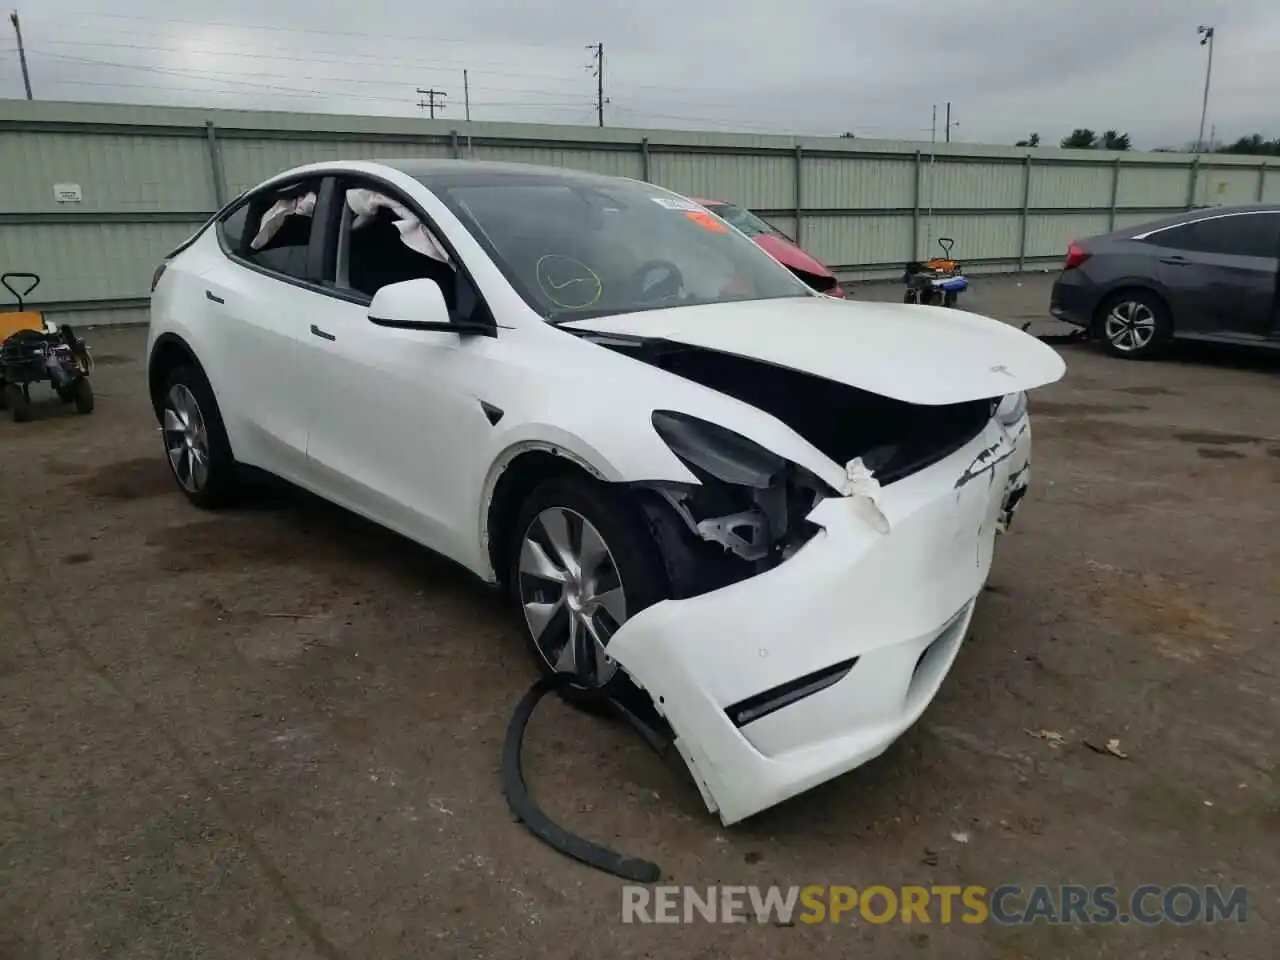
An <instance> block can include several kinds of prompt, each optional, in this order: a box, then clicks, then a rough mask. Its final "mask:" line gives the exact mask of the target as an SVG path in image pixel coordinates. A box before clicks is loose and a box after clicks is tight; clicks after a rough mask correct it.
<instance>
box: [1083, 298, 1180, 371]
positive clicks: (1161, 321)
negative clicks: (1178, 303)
mask: <svg viewBox="0 0 1280 960" xmlns="http://www.w3.org/2000/svg"><path fill="white" fill-rule="evenodd" d="M1097 334H1098V339H1099V340H1100V341H1101V342H1102V347H1103V349H1104V350H1106V351H1107V353H1109V354H1111V355H1112V356H1113V357H1121V358H1123V359H1125V360H1149V359H1151V358H1153V357H1156V356H1159V355H1160V353H1161V352H1163V351H1164V349H1165V348H1166V347H1167V346H1168V345H1169V341H1170V340H1172V339H1173V321H1172V317H1171V316H1170V314H1169V307H1168V306H1167V305H1166V304H1165V302H1164V301H1163V300H1161V299H1160V298H1159V297H1158V296H1156V295H1155V294H1154V293H1151V292H1150V291H1147V290H1122V291H1120V292H1119V293H1117V294H1115V295H1114V296H1111V297H1108V298H1107V299H1106V300H1105V301H1104V302H1103V304H1102V306H1101V307H1099V308H1098V314H1097Z"/></svg>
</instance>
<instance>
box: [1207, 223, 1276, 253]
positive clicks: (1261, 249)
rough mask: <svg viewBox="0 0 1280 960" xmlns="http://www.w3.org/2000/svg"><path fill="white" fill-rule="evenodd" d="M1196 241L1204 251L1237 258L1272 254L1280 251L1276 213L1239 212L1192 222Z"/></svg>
mask: <svg viewBox="0 0 1280 960" xmlns="http://www.w3.org/2000/svg"><path fill="white" fill-rule="evenodd" d="M1196 243H1197V244H1198V245H1199V249H1201V250H1204V251H1206V252H1208V253H1224V254H1229V255H1233V256H1239V257H1275V256H1277V255H1278V254H1280V250H1278V249H1277V247H1280V215H1277V214H1273V213H1242V214H1237V215H1236V216H1232V217H1219V218H1218V219H1216V220H1203V221H1201V222H1200V223H1197V224H1196Z"/></svg>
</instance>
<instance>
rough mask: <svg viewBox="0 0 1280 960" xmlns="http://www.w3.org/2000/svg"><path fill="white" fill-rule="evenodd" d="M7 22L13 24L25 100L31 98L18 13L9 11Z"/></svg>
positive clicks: (25, 54) (29, 77)
mask: <svg viewBox="0 0 1280 960" xmlns="http://www.w3.org/2000/svg"><path fill="white" fill-rule="evenodd" d="M9 22H10V23H12V24H13V32H14V34H15V35H16V36H17V38H18V63H19V64H20V65H21V66H22V86H23V87H24V88H26V91H27V99H28V100H32V99H34V98H33V97H32V96H31V74H30V73H29V72H27V48H26V47H24V46H23V45H22V24H21V22H19V20H18V11H17V10H11V11H9Z"/></svg>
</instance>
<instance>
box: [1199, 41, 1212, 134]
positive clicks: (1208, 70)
mask: <svg viewBox="0 0 1280 960" xmlns="http://www.w3.org/2000/svg"><path fill="white" fill-rule="evenodd" d="M1196 32H1197V33H1199V34H1200V46H1202V47H1203V46H1208V48H1209V64H1208V66H1207V67H1205V71H1204V101H1203V103H1201V105H1200V134H1199V136H1197V137H1196V153H1203V152H1204V118H1205V116H1206V115H1207V114H1208V113H1209V81H1210V80H1212V79H1213V27H1212V26H1204V25H1203V24H1202V25H1201V26H1199V27H1197V28H1196Z"/></svg>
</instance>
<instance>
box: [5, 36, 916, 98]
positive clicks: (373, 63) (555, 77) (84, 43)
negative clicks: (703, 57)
mask: <svg viewBox="0 0 1280 960" xmlns="http://www.w3.org/2000/svg"><path fill="white" fill-rule="evenodd" d="M38 46H39V48H40V49H43V48H45V47H49V46H57V47H72V48H76V47H83V48H96V47H102V48H106V49H111V50H142V51H146V52H147V53H149V54H152V55H154V54H155V53H156V52H157V46H156V44H144V43H116V42H109V41H104V40H43V39H42V40H40V41H39V44H38ZM28 47H29V49H31V50H32V51H33V52H34V51H35V49H36V48H35V47H32V46H31V45H30V44H28ZM595 47H596V45H595V44H591V45H590V49H592V50H594V49H595ZM172 52H174V53H183V54H187V55H190V54H197V55H207V56H213V57H218V58H225V59H228V60H231V59H247V60H270V61H272V62H278V63H311V64H335V65H343V66H349V67H366V66H368V67H378V68H386V67H398V68H403V69H405V70H406V72H408V71H414V72H419V73H421V72H432V71H437V72H441V73H444V72H449V71H451V70H452V69H455V68H464V67H472V66H474V64H475V63H477V62H481V63H483V62H484V61H476V60H474V59H470V58H468V59H466V60H449V59H441V58H434V57H433V58H431V59H429V60H427V59H420V58H407V57H387V56H384V55H382V54H374V53H362V52H359V51H346V52H342V55H341V57H338V58H335V59H326V58H324V57H321V56H319V55H303V56H291V55H289V54H285V53H261V52H258V53H253V52H247V51H240V50H228V49H225V48H208V47H197V46H193V45H192V44H191V43H190V42H188V41H183V43H182V47H181V50H178V49H176V48H174V49H173V51H172ZM316 53H317V54H323V53H339V51H317V52H316ZM45 55H46V56H53V54H45ZM64 56H65V55H64ZM101 62H103V63H106V61H101ZM494 62H498V61H494ZM501 63H503V64H504V65H507V66H510V64H511V61H510V60H506V61H501ZM588 69H589V70H591V69H593V66H589V67H588ZM474 72H476V73H477V74H478V75H480V76H483V77H502V78H507V79H517V80H528V79H530V78H533V79H538V80H546V81H550V82H552V83H562V84H566V85H573V86H577V84H578V83H579V81H578V80H577V79H576V78H573V77H566V76H563V75H559V74H551V73H543V72H539V71H534V70H524V71H520V72H511V71H502V70H488V69H486V70H483V71H474ZM237 75H243V76H257V77H264V78H274V79H286V80H301V79H311V80H334V81H337V82H340V83H359V84H362V85H371V86H380V85H381V86H396V87H400V86H403V81H396V80H374V79H366V78H351V77H335V76H331V75H315V74H300V73H292V72H290V73H288V74H270V73H262V72H256V71H255V72H252V73H248V72H242V71H237ZM610 82H611V85H612V87H613V89H614V90H615V91H616V89H617V88H618V86H619V85H621V86H622V87H623V88H624V89H625V90H626V91H629V92H630V91H647V90H652V91H658V92H666V93H672V92H682V93H687V92H688V91H689V89H690V87H689V86H674V85H664V84H655V83H631V82H628V81H626V80H622V81H619V80H618V79H616V77H615V78H614V79H612V80H611V81H610ZM474 89H476V90H485V89H488V90H498V91H502V92H520V93H530V94H534V93H536V94H539V95H546V96H564V95H565V94H566V93H568V91H565V90H536V91H535V90H531V89H529V88H527V87H525V86H524V85H523V84H521V85H520V86H518V87H501V86H496V85H494V86H476V87H475V88H474ZM742 97H743V94H742V93H734V92H730V91H722V92H720V93H710V92H700V93H699V96H698V99H696V100H691V99H688V98H687V97H670V96H646V97H645V99H646V100H649V101H651V102H657V103H660V104H668V105H697V106H702V105H708V104H717V103H718V104H724V105H736V104H739V103H741V101H742ZM612 102H613V101H612V99H611V98H606V99H605V103H612ZM824 102H826V103H830V104H833V105H839V106H847V107H894V108H900V107H901V106H902V102H901V101H900V100H898V99H863V98H859V97H849V96H846V95H842V94H831V95H824Z"/></svg>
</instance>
